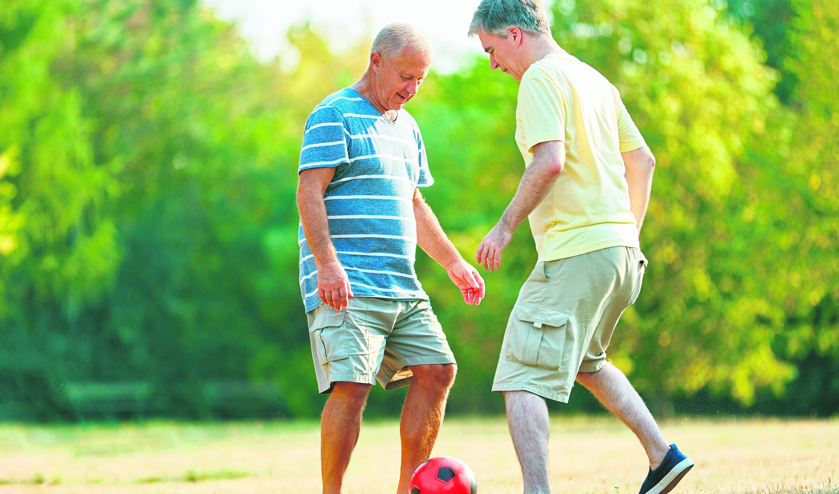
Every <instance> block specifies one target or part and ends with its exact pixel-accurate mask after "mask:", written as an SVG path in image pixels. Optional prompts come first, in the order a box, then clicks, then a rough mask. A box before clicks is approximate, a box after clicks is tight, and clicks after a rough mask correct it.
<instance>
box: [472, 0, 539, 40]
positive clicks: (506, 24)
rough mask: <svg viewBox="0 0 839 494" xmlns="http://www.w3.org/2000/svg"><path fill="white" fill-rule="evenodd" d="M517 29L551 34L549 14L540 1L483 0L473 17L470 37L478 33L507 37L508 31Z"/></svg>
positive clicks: (531, 32)
mask: <svg viewBox="0 0 839 494" xmlns="http://www.w3.org/2000/svg"><path fill="white" fill-rule="evenodd" d="M511 27H517V28H519V29H521V30H522V31H524V32H526V33H530V34H540V33H550V32H551V22H550V20H548V13H547V12H545V8H544V7H542V4H541V3H540V2H539V0H481V4H480V5H478V10H476V11H475V15H474V16H472V24H471V25H470V26H469V36H475V35H477V34H478V31H483V32H485V33H487V34H492V35H494V36H500V37H502V38H506V37H507V30H508V29H510V28H511Z"/></svg>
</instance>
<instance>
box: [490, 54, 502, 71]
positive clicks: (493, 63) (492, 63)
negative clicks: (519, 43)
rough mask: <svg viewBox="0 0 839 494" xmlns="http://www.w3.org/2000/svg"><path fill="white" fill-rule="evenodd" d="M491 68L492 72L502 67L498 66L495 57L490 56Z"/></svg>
mask: <svg viewBox="0 0 839 494" xmlns="http://www.w3.org/2000/svg"><path fill="white" fill-rule="evenodd" d="M489 66H490V67H492V70H495V69H497V68H498V67H500V65H499V64H498V60H496V59H495V55H490V56H489Z"/></svg>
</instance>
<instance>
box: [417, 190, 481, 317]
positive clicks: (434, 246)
mask: <svg viewBox="0 0 839 494" xmlns="http://www.w3.org/2000/svg"><path fill="white" fill-rule="evenodd" d="M413 202H414V217H415V218H416V221H417V243H418V244H419V246H420V247H422V250H424V251H425V252H426V253H428V255H429V256H431V258H432V259H434V260H435V261H437V263H439V264H440V265H441V266H443V268H444V269H445V270H446V273H448V274H449V278H451V279H452V282H454V284H455V285H457V287H458V288H459V289H460V291H461V293H462V294H463V301H464V302H466V303H467V304H473V303H474V304H476V305H478V304H480V303H481V299H482V298H484V292H485V290H484V280H483V279H481V275H479V274H478V271H477V270H476V269H475V268H473V267H472V266H470V265H469V263H467V262H466V261H465V260H463V257H461V256H460V253H459V252H458V251H457V249H456V248H455V246H454V244H452V242H451V240H449V238H448V237H447V236H446V233H445V232H444V231H443V228H442V227H441V226H440V222H439V221H437V216H436V215H435V214H434V211H432V210H431V208H430V207H429V206H428V204H427V203H426V202H425V200H424V199H423V197H422V194H420V191H419V189H416V190H415V191H414V201H413Z"/></svg>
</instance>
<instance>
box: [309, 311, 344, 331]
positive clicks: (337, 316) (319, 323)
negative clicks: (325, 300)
mask: <svg viewBox="0 0 839 494" xmlns="http://www.w3.org/2000/svg"><path fill="white" fill-rule="evenodd" d="M346 312H347V311H346V310H342V311H336V310H328V309H327V310H322V311H321V312H320V314H318V315H316V316H315V320H314V321H312V327H310V328H309V331H317V330H319V329H324V328H337V327H338V326H340V325H342V324H344V314H346Z"/></svg>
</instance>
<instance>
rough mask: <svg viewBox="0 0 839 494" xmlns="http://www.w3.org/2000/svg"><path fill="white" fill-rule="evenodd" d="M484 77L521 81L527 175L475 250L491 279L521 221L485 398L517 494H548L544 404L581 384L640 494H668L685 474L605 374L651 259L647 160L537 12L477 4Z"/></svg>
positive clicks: (533, 2) (502, 1)
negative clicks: (509, 301)
mask: <svg viewBox="0 0 839 494" xmlns="http://www.w3.org/2000/svg"><path fill="white" fill-rule="evenodd" d="M469 34H470V35H471V36H475V35H477V36H478V38H479V39H480V41H481V44H482V46H483V48H484V51H486V52H487V53H488V54H489V57H490V63H491V65H492V68H493V69H500V70H501V71H502V72H505V73H507V74H510V75H511V76H513V77H514V78H515V79H516V80H517V81H520V82H521V85H520V87H519V93H518V108H517V109H516V143H517V144H518V146H519V149H520V151H521V153H522V156H523V157H524V162H525V167H526V170H525V173H524V176H523V177H522V179H521V183H520V184H519V188H518V191H517V192H516V195H515V197H514V198H513V200H512V201H511V202H510V205H509V206H508V207H507V209H506V211H504V214H503V215H502V216H501V219H500V220H499V221H498V224H496V225H495V227H494V228H493V229H492V230H491V231H490V232H489V234H488V235H487V236H486V237H485V238H484V240H483V242H481V244H480V246H479V247H478V250H477V259H478V262H479V263H480V264H483V266H484V268H486V269H489V270H495V269H498V268H499V266H500V264H501V253H502V252H503V251H504V249H505V248H506V247H507V245H509V243H510V240H511V239H512V237H513V233H514V232H515V230H516V228H517V227H518V226H519V225H520V224H521V223H522V222H523V221H524V219H525V218H529V219H530V227H531V230H532V231H533V238H534V240H535V241H536V249H537V251H538V253H539V260H538V263H537V264H536V267H535V269H534V270H533V273H532V274H531V275H530V277H529V278H528V279H527V281H526V282H525V284H524V286H523V287H522V289H521V292H520V293H519V298H518V300H517V301H516V305H515V307H514V309H513V313H512V314H511V315H510V319H509V322H508V325H507V330H506V333H505V335H504V342H503V345H502V347H501V355H500V358H499V362H498V368H497V370H496V374H495V380H494V383H493V388H492V390H493V391H495V392H501V393H504V399H505V402H506V405H507V419H508V423H509V427H510V434H511V436H512V438H513V444H514V446H515V448H516V453H517V455H518V458H519V462H520V464H521V468H522V474H523V477H524V492H525V493H528V494H529V493H540V494H541V493H548V492H550V473H549V471H550V468H549V461H548V435H549V432H550V430H549V422H548V410H547V406H546V403H545V399H546V398H549V399H552V400H556V401H560V402H563V403H567V402H568V396H569V393H570V392H571V388H572V387H573V386H574V382H575V381H577V382H580V383H581V384H582V385H583V386H585V387H586V388H588V389H589V391H591V392H592V393H593V394H594V396H596V397H597V399H598V400H600V402H601V403H602V404H603V405H604V406H605V407H606V408H607V409H608V410H609V411H611V412H612V413H614V414H615V415H616V416H617V417H618V418H620V419H621V420H622V421H623V422H624V423H625V424H626V425H627V426H628V427H629V428H630V429H631V430H632V432H634V433H635V435H636V436H637V437H638V439H639V441H640V442H641V444H642V446H643V447H644V450H645V451H646V453H647V456H648V458H649V464H650V470H649V472H648V475H647V478H646V479H645V481H644V483H643V484H642V487H641V490H640V493H641V494H647V493H650V494H661V493H666V492H669V491H670V490H672V489H673V487H675V485H676V484H677V483H678V482H679V481H680V480H681V479H682V477H683V476H684V475H685V474H686V473H687V472H688V470H690V468H691V467H692V466H693V462H692V461H691V460H690V458H688V457H686V456H685V455H684V454H682V453H681V452H680V451H679V449H678V448H677V447H676V445H675V444H672V445H668V443H667V441H665V439H664V436H663V435H662V434H661V431H660V430H659V428H658V425H657V424H656V422H655V419H653V417H652V414H650V412H649V410H648V409H647V407H646V405H645V404H644V402H643V400H642V399H641V397H640V396H638V393H637V392H636V391H635V389H634V388H633V387H632V385H631V384H630V383H629V381H628V380H627V379H626V377H625V376H624V374H623V373H622V372H621V371H620V370H619V369H617V368H616V367H614V366H613V365H611V364H610V363H609V362H607V361H606V349H607V348H608V346H609V341H610V340H611V338H612V334H613V332H614V329H615V326H616V325H617V323H618V319H620V316H621V315H622V314H623V312H624V311H625V310H626V308H627V307H629V306H630V305H632V304H633V303H635V301H636V300H637V298H638V295H639V294H640V292H641V282H642V280H643V276H644V270H645V267H646V265H647V259H646V258H645V257H644V255H643V254H642V253H641V250H640V245H639V242H638V234H639V232H640V230H641V225H642V223H643V221H644V215H645V213H646V210H647V204H648V202H649V197H650V189H651V187H652V178H653V167H654V166H655V159H654V158H653V155H652V153H651V152H650V149H649V148H648V147H647V146H646V143H645V142H644V138H643V137H642V136H641V133H640V132H639V131H638V128H637V127H636V126H635V124H634V122H633V121H632V118H631V117H630V116H629V113H628V112H627V110H626V107H625V106H624V105H623V102H622V101H621V98H620V94H619V93H618V90H617V89H616V88H615V87H614V86H613V85H612V84H611V83H609V81H608V80H606V78H605V77H603V76H602V75H601V74H600V73H599V72H597V71H596V70H594V69H593V68H592V67H590V66H589V65H586V64H584V63H582V62H580V61H579V60H578V59H576V58H575V57H573V56H571V55H569V54H568V53H567V52H566V51H565V50H563V49H562V48H561V47H560V46H559V45H558V44H557V43H556V41H555V40H554V39H553V38H552V36H551V32H550V24H549V21H548V17H547V15H546V12H545V10H544V8H543V7H542V5H541V4H540V3H539V1H538V0H483V1H482V2H481V3H480V5H479V6H478V9H477V11H476V12H475V15H474V17H473V19H472V24H471V26H470V29H469Z"/></svg>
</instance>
